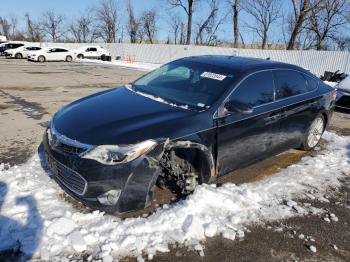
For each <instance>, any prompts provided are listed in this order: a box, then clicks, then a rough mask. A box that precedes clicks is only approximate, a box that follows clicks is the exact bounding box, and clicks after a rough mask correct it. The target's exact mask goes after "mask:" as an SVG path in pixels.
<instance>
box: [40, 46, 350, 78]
mask: <svg viewBox="0 0 350 262" xmlns="http://www.w3.org/2000/svg"><path fill="white" fill-rule="evenodd" d="M37 44H40V43H37ZM86 45H89V44H69V43H41V46H60V47H66V48H69V49H77V48H79V47H80V46H86ZM98 45H100V46H102V47H104V48H106V49H107V50H108V51H109V52H111V54H112V57H113V58H115V57H116V56H121V57H122V59H127V58H131V59H132V60H135V61H138V62H147V63H161V64H163V63H167V62H169V61H172V60H175V59H178V58H182V57H186V56H194V55H232V56H245V57H257V58H263V59H265V58H268V57H270V58H271V59H272V60H276V61H280V62H286V63H290V64H295V65H298V66H301V67H304V68H307V69H309V70H310V71H311V72H313V73H314V74H316V75H321V74H323V72H324V71H336V70H340V71H341V72H346V73H348V74H350V52H346V51H286V50H260V49H234V48H223V47H209V46H183V45H166V44H159V45H151V44H119V43H116V44H105V43H99V44H98Z"/></svg>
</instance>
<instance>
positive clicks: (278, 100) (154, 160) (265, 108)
mask: <svg viewBox="0 0 350 262" xmlns="http://www.w3.org/2000/svg"><path fill="white" fill-rule="evenodd" d="M335 95H336V92H335V90H334V89H333V88H331V87H329V86H327V85H326V84H324V83H323V82H322V81H321V80H319V79H318V78H317V77H315V76H314V75H312V74H311V73H310V72H308V71H306V70H304V69H302V68H300V67H297V66H293V65H289V64H284V63H280V62H274V61H267V60H261V59H253V58H240V57H229V56H198V57H189V58H183V59H180V60H176V61H174V62H171V63H169V64H166V65H164V66H162V67H160V68H159V69H157V70H155V71H152V72H150V73H148V74H146V75H145V76H143V77H141V78H140V79H138V80H136V81H135V82H133V83H132V84H130V85H126V86H124V87H119V88H113V89H110V90H107V91H103V92H100V93H97V94H93V95H90V96H88V97H85V98H82V99H80V100H77V101H75V102H73V103H71V104H69V105H67V106H65V107H64V108H62V109H61V110H60V111H58V112H57V113H56V114H55V115H54V117H53V119H52V121H51V123H50V125H49V127H48V129H47V132H46V133H45V135H44V140H43V144H44V148H45V156H46V161H47V164H48V166H49V167H50V169H51V171H52V174H53V178H54V179H55V180H56V181H57V182H58V183H59V184H60V185H61V186H62V187H63V189H64V190H66V191H67V192H68V193H69V194H70V195H72V196H73V197H74V198H76V199H78V200H79V201H81V202H82V203H84V204H85V205H87V206H89V207H91V208H93V209H100V210H104V211H107V212H111V213H117V214H118V213H123V212H128V211H133V210H140V209H143V208H145V207H147V206H148V205H150V203H151V201H152V192H153V188H154V187H155V186H156V185H158V186H160V187H168V188H170V189H171V190H172V191H174V192H177V193H179V194H185V195H186V194H189V193H191V192H193V191H194V189H195V187H196V186H197V185H198V184H202V183H215V182H216V181H217V178H218V177H220V176H224V175H226V174H228V173H229V172H231V171H233V170H235V169H239V168H242V167H245V166H247V165H250V164H253V163H255V162H257V161H260V160H262V159H265V158H268V157H270V156H273V155H276V154H278V153H281V152H283V151H285V150H288V149H291V148H302V149H305V150H311V149H313V148H314V147H315V146H316V145H317V144H318V142H319V140H320V138H321V135H322V133H323V131H324V129H325V128H326V126H327V124H328V123H329V120H330V118H331V116H332V112H333V109H334V102H335Z"/></svg>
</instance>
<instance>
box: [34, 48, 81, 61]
mask: <svg viewBox="0 0 350 262" xmlns="http://www.w3.org/2000/svg"><path fill="white" fill-rule="evenodd" d="M73 57H74V54H73V53H72V52H71V51H69V50H67V49H64V48H61V47H49V48H43V49H41V50H39V51H36V52H32V53H30V54H28V60H30V61H35V62H45V61H66V62H72V60H73Z"/></svg>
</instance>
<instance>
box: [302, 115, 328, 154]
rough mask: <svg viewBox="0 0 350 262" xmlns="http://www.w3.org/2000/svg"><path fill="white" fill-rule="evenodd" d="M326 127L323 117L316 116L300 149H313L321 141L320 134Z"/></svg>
mask: <svg viewBox="0 0 350 262" xmlns="http://www.w3.org/2000/svg"><path fill="white" fill-rule="evenodd" d="M325 126H326V121H325V119H324V117H323V115H318V116H317V117H316V118H315V119H314V121H312V123H311V125H310V127H309V129H308V131H307V132H306V134H305V137H304V142H303V144H302V149H303V150H305V151H309V150H312V149H314V148H315V147H316V146H317V145H318V143H319V142H320V140H321V137H322V134H323V132H324V129H325Z"/></svg>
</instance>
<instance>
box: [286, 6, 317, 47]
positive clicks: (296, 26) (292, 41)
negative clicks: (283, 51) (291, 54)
mask: <svg viewBox="0 0 350 262" xmlns="http://www.w3.org/2000/svg"><path fill="white" fill-rule="evenodd" d="M291 1H292V5H293V15H292V16H291V17H290V18H289V22H288V24H289V27H290V28H289V31H290V36H289V40H288V44H287V49H288V50H292V49H294V48H295V45H296V43H297V39H298V36H299V34H300V33H301V32H302V30H303V29H304V28H305V26H304V24H305V21H306V20H307V19H308V17H309V15H310V12H311V10H312V9H317V8H318V6H319V5H320V2H321V1H322V0H291Z"/></svg>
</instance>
